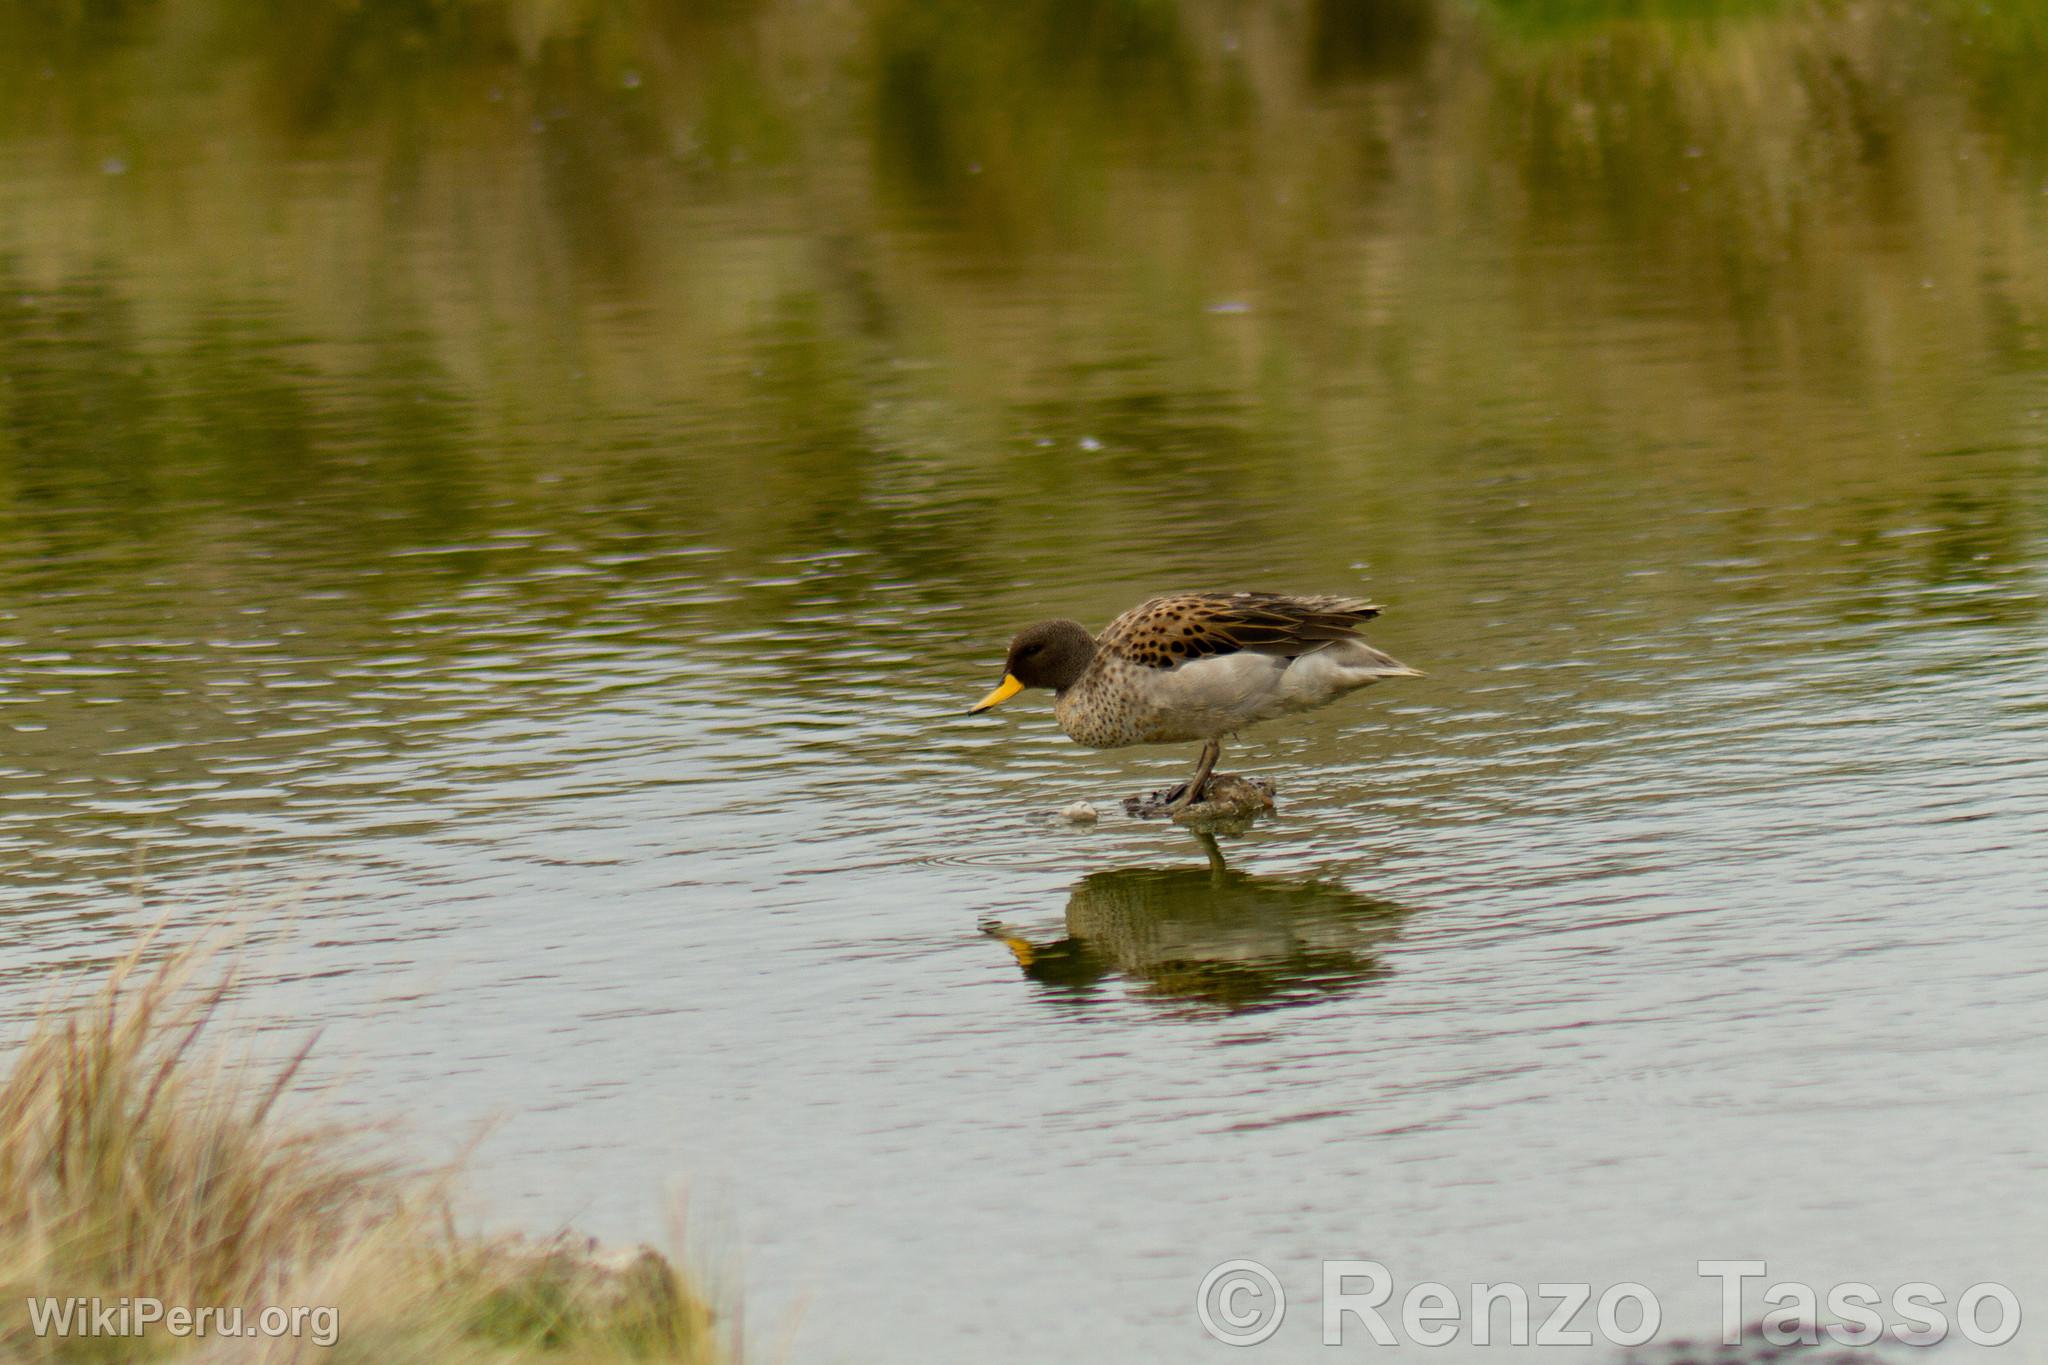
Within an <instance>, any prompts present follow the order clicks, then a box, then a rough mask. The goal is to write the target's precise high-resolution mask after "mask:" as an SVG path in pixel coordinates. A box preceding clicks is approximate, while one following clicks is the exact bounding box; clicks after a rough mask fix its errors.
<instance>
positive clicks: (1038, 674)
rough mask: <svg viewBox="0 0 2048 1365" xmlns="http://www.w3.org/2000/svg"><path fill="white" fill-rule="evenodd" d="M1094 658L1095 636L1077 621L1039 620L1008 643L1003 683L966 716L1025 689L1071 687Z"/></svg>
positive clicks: (1062, 688)
mask: <svg viewBox="0 0 2048 1365" xmlns="http://www.w3.org/2000/svg"><path fill="white" fill-rule="evenodd" d="M1094 657H1095V637H1094V636H1092V635H1090V634H1089V633H1088V627H1086V626H1084V625H1082V624H1081V623H1080V622H1079V621H1040V622H1039V623H1038V624H1037V625H1035V626H1026V627H1024V629H1022V630H1020V631H1018V632H1017V638H1016V639H1014V640H1012V641H1010V653H1009V656H1008V657H1007V658H1005V659H1004V660H1003V680H1002V682H1001V683H999V684H998V685H997V687H996V690H995V691H993V692H991V693H989V694H988V695H987V696H985V697H983V698H982V699H981V700H980V701H978V702H976V703H975V704H974V706H973V707H972V709H970V710H969V711H968V714H969V715H976V714H979V713H980V712H983V711H986V710H988V709H989V708H990V707H994V706H1001V705H1002V704H1003V703H1004V702H1006V701H1008V700H1009V699H1010V698H1012V697H1014V696H1016V695H1017V694H1018V693H1019V692H1022V691H1023V690H1024V689H1025V688H1027V687H1050V688H1051V689H1052V690H1053V691H1055V692H1062V691H1065V690H1066V689H1067V688H1069V687H1072V686H1073V685H1074V684H1075V682H1077V681H1078V680H1079V679H1080V677H1081V670H1082V669H1084V668H1086V667H1088V661H1089V660H1090V659H1092V658H1094Z"/></svg>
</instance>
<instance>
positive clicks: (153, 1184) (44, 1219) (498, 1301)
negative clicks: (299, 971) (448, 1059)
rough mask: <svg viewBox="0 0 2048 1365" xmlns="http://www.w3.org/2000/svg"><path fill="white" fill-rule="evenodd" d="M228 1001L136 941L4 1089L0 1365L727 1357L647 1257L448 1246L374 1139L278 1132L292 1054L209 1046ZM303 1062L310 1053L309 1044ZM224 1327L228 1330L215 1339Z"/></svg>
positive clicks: (354, 1131)
mask: <svg viewBox="0 0 2048 1365" xmlns="http://www.w3.org/2000/svg"><path fill="white" fill-rule="evenodd" d="M234 981H235V959H234V954H233V953H232V952H231V951H226V952H224V951H222V950H221V948H220V947H219V945H218V944H216V945H214V946H207V945H205V944H201V945H197V946H187V947H183V948H176V949H164V948H163V947H162V945H161V943H160V942H159V940H158V938H157V936H156V935H155V934H154V933H152V934H149V935H146V936H145V937H144V938H143V939H142V940H141V941H140V942H139V943H138V944H137V945H136V946H135V948H134V950H133V951H131V952H130V953H129V955H128V956H126V957H125V958H123V959H122V960H121V961H119V962H117V963H116V964H115V965H114V966H113V967H112V969H111V970H110V971H109V972H108V973H107V974H106V976H105V978H104V980H103V981H100V982H98V983H96V984H92V985H89V986H88V987H86V988H85V989H82V990H80V991H78V992H75V993H74V994H73V995H72V996H70V997H69V998H67V999H65V1000H63V1001H62V1002H60V1003H58V1004H55V1005H53V1006H51V1007H49V1008H48V1009H46V1010H45V1011H44V1012H43V1014H42V1015H41V1016H40V1017H39V1018H38V1020H37V1021H36V1023H35V1025H34V1026H33V1028H32V1029H31V1030H30V1031H29V1033H28V1036H27V1037H26V1038H25V1039H24V1040H22V1041H21V1042H20V1044H19V1046H17V1047H15V1048H14V1049H13V1050H12V1051H11V1054H10V1056H9V1058H8V1060H7V1062H6V1063H5V1068H6V1070H5V1077H4V1080H0V1359H5V1360H8V1361H112V1360H135V1359H151V1360H174V1359H178V1358H181V1357H185V1358H204V1359H206V1360H208V1361H220V1360H233V1361H285V1360H312V1359H319V1360H328V1361H355V1360H361V1361H378V1362H412V1361H418V1362H448V1361H475V1362H510V1361H522V1360H528V1359H539V1358H543V1357H544V1358H546V1359H548V1360H550V1361H591V1362H599V1361H613V1360H680V1361H690V1362H715V1361H720V1360H724V1359H726V1358H727V1357H728V1356H729V1355H732V1354H733V1352H731V1351H729V1350H728V1349H726V1347H725V1345H724V1337H725V1335H726V1334H725V1333H724V1331H723V1330H722V1326H721V1324H720V1323H719V1322H718V1320H717V1319H716V1317H715V1315H714V1314H713V1312H712V1311H711V1309H710V1307H709V1306H708V1304H707V1303H706V1301H705V1299H704V1298H703V1297H702V1296H701V1295H700V1294H699V1293H697V1292H696V1291H695V1290H694V1289H693V1288H692V1287H691V1285H690V1284H688V1283H687V1282H686V1281H685V1280H684V1278H683V1277H682V1276H681V1275H680V1274H679V1273H678V1272H677V1271H676V1270H675V1268H674V1267H673V1266H672V1265H671V1264H670V1263H669V1261H668V1260H666V1259H665V1258H664V1257H662V1256H661V1255H659V1254H658V1253H656V1252H654V1251H651V1250H647V1249H644V1248H643V1249H639V1250H637V1251H635V1252H632V1253H629V1254H625V1255H599V1254H596V1253H593V1252H591V1251H590V1250H589V1249H588V1248H587V1247H585V1246H583V1245H581V1244H571V1243H568V1242H559V1243H555V1244H550V1245H538V1246H536V1245H533V1244H530V1243H525V1242H520V1241H516V1240H503V1239H485V1238H480V1237H476V1236H471V1235H466V1234H464V1233H463V1232H461V1231H459V1230H458V1229H457V1225H456V1221H455V1219H454V1217H453V1214H452V1210H451V1207H450V1200H449V1195H450V1174H449V1173H448V1172H445V1171H444V1172H428V1171H420V1170H412V1169H407V1168H404V1167H401V1166H399V1165H396V1164H394V1163H392V1162H391V1161H390V1160H388V1159H387V1158H385V1157H383V1156H382V1155H380V1154H379V1152H378V1151H377V1147H378V1145H379V1144H378V1141H377V1139H378V1136H379V1135H378V1133H377V1132H376V1131H375V1130H369V1129H361V1128H345V1127H340V1126H334V1125H322V1124H316V1123H313V1122H311V1121H309V1120H306V1119H304V1118H301V1117H297V1116H296V1115H295V1112H294V1111H295V1110H296V1109H297V1108H299V1107H300V1106H298V1105H296V1104H295V1103H294V1092H295V1089H296V1088H297V1084H298V1080H299V1076H300V1070H301V1065H302V1063H303V1062H304V1060H305V1055H306V1054H305V1050H304V1049H301V1050H300V1051H299V1052H298V1053H297V1055H295V1056H292V1057H289V1058H286V1059H284V1060H283V1061H282V1062H279V1063H271V1064H261V1063H258V1062H256V1061H254V1060H252V1059H251V1058H250V1057H249V1056H248V1055H246V1054H245V1053H241V1052H238V1051H237V1050H236V1049H234V1048H233V1047H229V1046H223V1045H222V1044H221V1043H220V1042H218V1041H216V1039H215V1037H214V1035H215V1034H216V1033H217V1032H218V1031H219V1029H218V1025H219V1018H218V1016H219V1014H220V1011H221V1007H222V1004H223V1002H224V1001H225V1000H226V999H227V998H228V996H229V994H230V993H231V991H232V989H233V986H234ZM308 1046H310V1044H309V1045H308ZM45 1296H48V1297H51V1298H55V1299H59V1300H70V1299H86V1300H90V1299H93V1298H95V1297H97V1298H99V1299H100V1301H101V1302H102V1304H110V1303H114V1302H115V1301H117V1300H119V1299H121V1298H124V1297H125V1298H127V1299H129V1300H130V1301H131V1302H132V1301H135V1300H138V1299H143V1298H147V1299H150V1300H156V1301H160V1302H161V1303H162V1304H163V1305H165V1307H166V1309H167V1310H168V1309H170V1308H173V1307H178V1306H183V1307H186V1308H189V1309H191V1310H193V1311H194V1312H195V1314H196V1312H197V1310H199V1309H201V1308H206V1307H217V1308H220V1309H227V1310H232V1309H233V1308H235V1307H238V1306H239V1307H240V1308H242V1309H243V1316H242V1325H243V1326H244V1327H245V1328H251V1329H253V1328H258V1327H261V1326H263V1325H264V1324H263V1320H262V1319H261V1318H259V1316H258V1315H259V1313H260V1312H261V1310H263V1309H264V1308H266V1307H281V1308H285V1309H290V1308H292V1307H294V1306H297V1307H301V1308H303V1309H306V1310H320V1311H317V1312H314V1311H309V1312H307V1313H305V1314H303V1315H302V1316H301V1318H300V1334H299V1335H297V1336H289V1335H287V1336H276V1337H260V1336H252V1337H248V1338H244V1339H237V1340H223V1338H222V1335H221V1333H220V1331H219V1328H220V1327H221V1326H222V1325H223V1319H222V1318H220V1317H218V1316H216V1317H215V1318H213V1319H212V1320H211V1323H210V1326H212V1327H213V1328H214V1331H213V1332H212V1334H210V1335H208V1336H206V1337H200V1336H198V1335H196V1334H193V1333H191V1332H190V1331H189V1330H188V1331H187V1333H186V1334H185V1335H174V1334H173V1333H172V1332H171V1331H170V1330H169V1329H168V1326H167V1325H166V1324H164V1323H158V1324H155V1325H153V1326H151V1327H150V1328H148V1329H147V1334H146V1336H144V1337H142V1338H141V1339H137V1338H135V1337H132V1336H109V1335H104V1334H94V1333H92V1332H90V1331H87V1330H82V1329H83V1328H84V1323H83V1322H82V1321H80V1322H79V1323H78V1326H77V1328H75V1329H74V1330H72V1331H70V1332H68V1333H65V1332H61V1331H55V1332H53V1331H51V1330H50V1327H49V1325H48V1324H47V1323H46V1324H44V1325H43V1328H42V1330H41V1331H40V1332H39V1331H38V1324H37V1322H36V1321H35V1314H34V1313H33V1312H32V1311H31V1301H32V1300H34V1299H38V1298H42V1297H45ZM228 1325H232V1319H229V1320H228Z"/></svg>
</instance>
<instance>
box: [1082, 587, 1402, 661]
mask: <svg viewBox="0 0 2048 1365" xmlns="http://www.w3.org/2000/svg"><path fill="white" fill-rule="evenodd" d="M1379 614H1380V609H1379V608H1378V607H1377V606H1375V605H1373V604H1372V603H1371V602H1368V601H1366V600H1365V599H1364V598H1362V597H1290V596H1287V595H1285V594H1282V593H1270V592H1237V593H1206V592H1191V593H1179V594H1176V595H1174V596H1171V597H1155V598H1153V599H1152V600H1151V601H1149V602H1145V603H1142V604H1140V605H1138V606H1135V607H1133V608H1131V609H1130V610H1129V611H1127V612H1125V613H1124V614H1123V615H1122V616H1119V617H1117V618H1116V620H1114V621H1112V622H1110V623H1109V627H1108V629H1106V630H1104V631H1103V632H1102V634H1101V635H1100V636H1098V637H1097V638H1096V642H1095V643H1096V647H1097V648H1098V649H1102V650H1107V651H1113V652H1114V653H1116V654H1118V655H1120V656H1121V657H1122V658H1124V659H1126V660H1128V661H1129V662H1131V663H1135V664H1141V665H1143V666H1144V667H1147V668H1173V667H1175V666H1177V665H1179V664H1184V663H1186V662H1188V661H1189V660H1191V659H1203V658H1208V657H1211V656H1214V655H1221V654H1238V653H1251V654H1270V655H1277V656H1279V657H1282V658H1294V657H1296V656H1299V655H1302V654H1309V653H1313V652H1314V651H1316V650H1319V649H1323V648H1325V647H1326V646H1329V645H1333V644H1336V643H1338V642H1339V641H1343V640H1356V639H1357V638H1358V627H1359V626H1360V625H1362V624H1364V623H1365V622H1367V621H1370V620H1371V619H1372V618H1373V617H1375V616H1377V615H1379Z"/></svg>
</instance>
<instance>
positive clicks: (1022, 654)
mask: <svg viewBox="0 0 2048 1365" xmlns="http://www.w3.org/2000/svg"><path fill="white" fill-rule="evenodd" d="M1043 648H1045V646H1044V645H1026V646H1024V648H1022V649H1020V650H1018V651H1017V657H1018V658H1020V659H1028V658H1030V657H1031V656H1032V655H1034V654H1036V653H1037V652H1038V651H1039V650H1041V649H1043Z"/></svg>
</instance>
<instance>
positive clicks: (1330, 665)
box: [968, 592, 1422, 815]
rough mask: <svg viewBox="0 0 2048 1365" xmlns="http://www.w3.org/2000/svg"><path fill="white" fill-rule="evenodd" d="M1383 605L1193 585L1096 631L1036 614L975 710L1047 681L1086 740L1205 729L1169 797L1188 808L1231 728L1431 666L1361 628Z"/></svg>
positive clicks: (1073, 733)
mask: <svg viewBox="0 0 2048 1365" xmlns="http://www.w3.org/2000/svg"><path fill="white" fill-rule="evenodd" d="M1381 610H1382V608H1380V607H1379V606H1378V605H1377V604H1375V603H1372V602H1368V601H1366V600H1365V599H1364V598H1362V597H1336V596H1297V595H1293V594H1288V593H1271V592H1230V593H1221V592H1185V593H1173V594H1169V595H1167V596H1164V597H1154V598H1152V599H1151V600H1149V601H1146V602H1141V603H1139V604H1138V605H1137V606H1135V607H1132V608H1131V609H1130V610H1129V611H1127V612H1125V613H1124V614H1123V615H1121V616H1119V617H1117V618H1116V619H1115V620H1114V621H1111V622H1110V623H1109V625H1108V626H1107V627H1105V628H1104V629H1103V631H1102V633H1101V634H1099V635H1093V634H1090V633H1089V631H1088V628H1087V627H1086V626H1084V625H1082V624H1081V623H1080V622H1079V621H1071V620H1065V619H1060V620H1051V621H1039V622H1036V623H1034V624H1032V625H1028V626H1026V627H1024V629H1022V630H1020V631H1018V632H1017V634H1016V635H1015V636H1014V637H1013V638H1012V639H1011V640H1010V647H1009V651H1008V653H1007V654H1006V655H1005V656H1004V659H1003V680H1002V681H1001V682H1000V683H998V684H996V686H995V689H994V690H993V691H991V692H990V693H989V694H988V695H987V696H985V697H983V698H982V699H981V700H980V701H978V702H976V703H975V704H974V705H973V706H972V707H970V708H969V709H968V714H969V715H980V714H982V713H983V712H986V711H990V710H993V709H994V708H995V707H998V706H1001V705H1002V704H1003V703H1004V702H1006V701H1008V700H1010V698H1012V697H1014V696H1016V695H1017V694H1018V693H1019V692H1022V691H1024V690H1025V689H1026V688H1032V687H1039V688H1048V689H1050V690H1051V692H1052V694H1053V708H1052V709H1053V716H1054V717H1055V718H1056V719H1057V720H1058V721H1059V725H1060V728H1061V729H1062V730H1064V731H1065V732H1066V733H1067V735H1068V737H1069V738H1071V739H1073V740H1074V741H1075V742H1076V743H1078V744H1081V745H1084V746H1086V747H1087V748H1090V749H1120V748H1123V747H1125V746H1127V745H1132V744H1185V743H1193V742H1195V741H1197V740H1199V741H1201V744H1202V752H1201V757H1200V759H1199V760H1198V761H1197V762H1196V765H1195V771H1194V774H1193V775H1192V776H1191V777H1190V778H1189V779H1188V781H1187V782H1186V783H1185V784H1184V785H1183V786H1182V787H1180V788H1177V789H1176V790H1175V792H1174V793H1173V795H1172V797H1171V799H1169V800H1168V801H1167V803H1166V807H1165V810H1166V813H1167V814H1168V815H1179V814H1181V813H1182V812H1184V811H1185V810H1187V808H1188V807H1189V806H1190V805H1192V804H1193V803H1195V802H1196V801H1198V800H1200V799H1201V797H1202V793H1203V790H1204V788H1205V787H1207V785H1208V783H1209V779H1210V774H1211V773H1213V772H1214V771H1215V768H1216V761H1217V760H1218V759H1219V758H1221V757H1222V755H1223V739H1224V737H1225V736H1226V735H1228V736H1232V737H1234V736H1235V735H1236V734H1237V733H1238V732H1239V731H1240V730H1243V729H1246V728H1248V727H1249V726H1252V725H1256V724H1258V723H1260V722H1261V721H1267V720H1272V719H1274V718H1275V717H1278V716H1285V715H1292V714H1294V713H1297V712H1301V711H1312V710H1314V709H1316V708H1317V707H1320V706H1326V705H1328V704H1329V703H1331V702H1333V701H1335V700H1336V699H1337V698H1339V697H1341V696H1344V695H1346V694H1347V693H1350V692H1356V691H1357V690H1359V689H1360V688H1363V687H1370V686H1371V685H1372V684H1374V683H1376V682H1379V681H1380V680H1381V679H1383V678H1413V677H1420V676H1422V674H1421V671H1420V670H1419V669H1414V668H1410V667H1409V666H1408V665H1406V664H1404V663H1402V662H1401V661H1400V660H1398V659H1396V658H1394V657H1393V656H1392V655H1389V654H1385V653H1382V652H1381V651H1380V650H1377V649H1375V648H1373V647H1372V646H1371V645H1369V644H1367V643H1366V642H1365V640H1364V639H1363V638H1362V637H1360V635H1359V634H1358V628H1359V627H1360V626H1362V625H1364V624H1365V623H1366V622H1367V621H1370V620H1372V619H1373V618H1374V617H1376V616H1378V615H1379V614H1380V612H1381Z"/></svg>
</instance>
